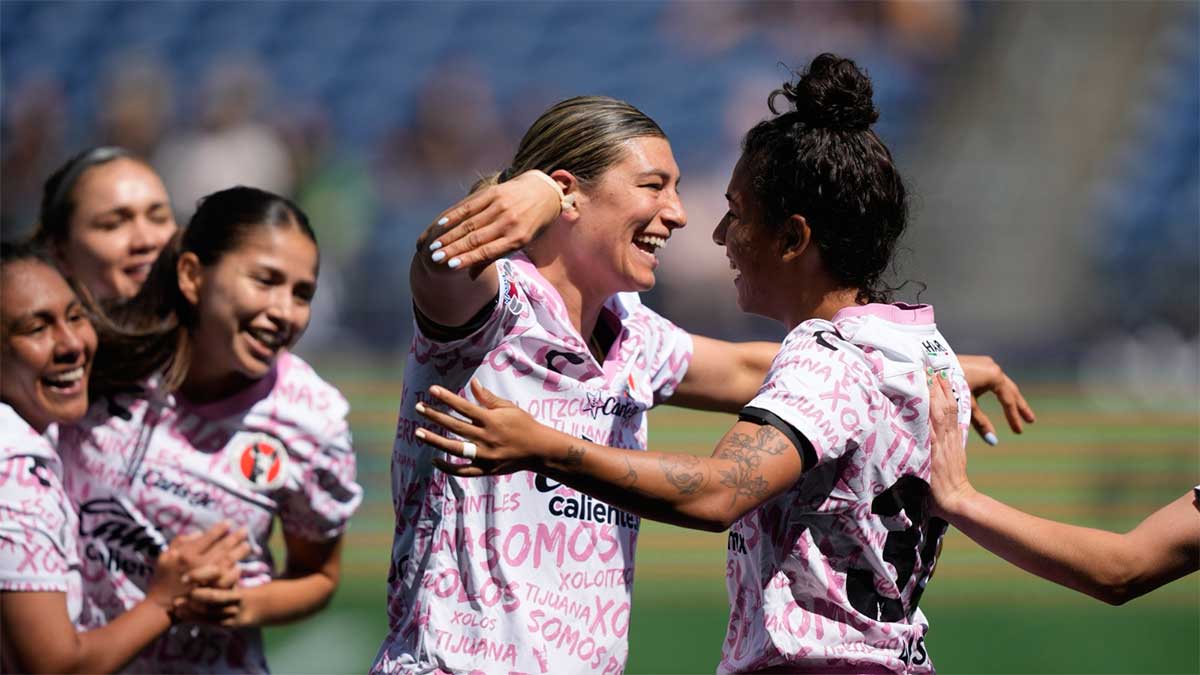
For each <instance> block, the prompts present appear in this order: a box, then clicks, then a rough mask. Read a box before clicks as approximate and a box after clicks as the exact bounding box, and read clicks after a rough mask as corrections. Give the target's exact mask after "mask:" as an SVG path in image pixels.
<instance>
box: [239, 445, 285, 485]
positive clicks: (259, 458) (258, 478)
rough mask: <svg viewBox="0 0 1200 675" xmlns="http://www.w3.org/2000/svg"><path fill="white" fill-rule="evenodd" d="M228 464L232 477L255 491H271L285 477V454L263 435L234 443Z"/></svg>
mask: <svg viewBox="0 0 1200 675" xmlns="http://www.w3.org/2000/svg"><path fill="white" fill-rule="evenodd" d="M229 461H230V463H231V464H232V467H231V468H232V469H233V473H234V474H235V475H237V476H238V477H239V478H241V480H242V482H244V483H246V484H248V485H249V486H250V487H252V488H254V489H255V490H274V489H275V488H277V487H279V486H280V485H282V484H283V481H284V479H285V478H286V477H287V472H286V469H287V461H288V459H287V450H285V449H284V447H283V443H280V442H279V440H278V439H275V438H272V437H270V436H267V435H266V434H255V435H253V436H250V437H248V438H246V437H242V438H238V439H236V442H235V444H234V451H233V453H231V454H230V456H229Z"/></svg>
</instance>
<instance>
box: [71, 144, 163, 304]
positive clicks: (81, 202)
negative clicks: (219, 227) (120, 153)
mask: <svg viewBox="0 0 1200 675" xmlns="http://www.w3.org/2000/svg"><path fill="white" fill-rule="evenodd" d="M71 200H72V202H73V203H74V209H73V210H72V213H71V222H70V225H69V229H68V232H67V239H66V241H64V242H62V244H61V248H60V249H59V254H60V255H61V257H62V261H63V263H64V264H65V265H66V266H67V268H68V269H70V270H71V273H72V275H73V276H75V277H76V278H78V279H79V281H80V282H81V283H83V284H84V285H85V286H87V288H88V290H90V291H91V292H92V294H93V295H95V296H96V297H97V298H102V299H109V298H115V299H120V300H124V299H128V298H131V297H133V296H134V295H136V294H137V292H138V289H140V288H141V287H142V284H143V283H144V282H145V281H146V277H147V276H148V275H149V274H150V267H151V265H152V264H153V263H154V260H155V259H156V258H157V257H158V254H159V252H161V251H162V249H163V247H164V246H166V243H167V241H168V240H169V239H170V238H171V235H173V234H175V231H176V230H177V229H179V228H178V226H177V225H176V224H175V216H174V214H173V213H172V212H171V204H170V201H169V200H168V199H167V190H166V188H164V187H163V183H162V180H160V179H159V177H158V175H157V174H156V173H154V171H153V170H151V169H150V168H149V167H148V166H146V165H145V164H142V163H141V162H138V161H136V160H133V159H129V158H128V157H122V158H118V159H115V160H113V161H111V162H105V163H104V164H99V165H96V166H94V167H92V168H90V169H88V170H87V171H85V172H84V174H83V175H82V176H80V178H79V181H78V183H76V185H75V186H74V188H73V189H72V191H71Z"/></svg>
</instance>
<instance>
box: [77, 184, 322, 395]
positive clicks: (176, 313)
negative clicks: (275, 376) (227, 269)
mask: <svg viewBox="0 0 1200 675" xmlns="http://www.w3.org/2000/svg"><path fill="white" fill-rule="evenodd" d="M268 226H270V227H281V228H287V227H295V228H298V229H299V230H300V231H301V232H302V233H304V235H305V236H306V237H308V239H309V240H311V241H312V242H313V243H314V244H316V242H317V237H316V235H315V234H314V233H313V230H312V227H311V226H310V225H309V223H308V217H307V216H305V215H304V212H303V211H301V210H300V207H298V206H296V205H295V204H294V203H292V202H291V201H290V200H288V199H285V198H283V197H280V196H279V195H276V194H272V193H270V192H267V191H265V190H259V189H257V188H251V187H241V186H239V187H234V188H230V189H228V190H222V191H220V192H215V193H213V194H211V195H209V196H207V197H205V198H203V199H201V200H200V203H199V206H198V207H197V209H196V213H195V215H193V216H192V219H191V221H190V222H189V223H188V226H187V227H186V228H184V229H183V230H181V231H180V232H177V233H176V234H175V236H174V237H172V239H171V241H170V242H169V243H168V244H167V247H166V248H164V249H163V252H162V253H161V254H160V255H159V257H158V260H157V261H155V263H154V267H153V268H152V269H151V271H150V276H149V278H148V279H146V283H145V284H144V285H143V286H142V289H141V291H139V292H138V294H137V295H136V296H134V297H133V298H132V299H131V300H130V301H129V302H127V303H125V304H123V305H120V306H118V307H114V308H113V309H111V310H110V312H109V314H108V316H107V317H106V316H101V317H100V318H99V320H98V322H97V331H98V332H99V334H100V349H99V350H97V353H96V362H95V365H94V366H93V368H92V373H93V374H92V382H93V385H94V386H93V391H94V393H95V394H97V395H103V394H107V393H112V392H116V391H123V390H130V389H137V388H139V385H140V383H141V381H142V380H144V379H145V378H146V377H148V376H150V375H152V374H155V373H158V374H160V375H162V378H163V388H164V389H166V390H168V391H171V390H174V389H177V388H178V387H179V385H181V384H183V381H184V379H185V378H186V377H187V373H188V369H189V368H190V367H191V361H192V359H191V354H192V342H191V330H192V328H193V325H194V322H195V307H193V306H192V304H191V303H190V302H188V300H187V298H185V297H184V296H183V293H182V291H180V290H179V276H178V271H177V270H178V262H179V257H180V256H181V255H183V254H184V253H193V254H195V256H196V257H197V258H199V259H200V263H201V264H202V265H204V266H205V267H210V266H212V265H215V264H216V263H217V262H219V261H220V260H221V258H222V257H223V256H224V255H225V254H226V253H229V252H230V251H233V250H236V249H237V248H238V247H239V246H240V245H241V244H242V242H244V241H245V240H246V238H247V237H248V236H249V235H250V234H251V233H252V232H254V231H255V230H257V229H259V228H262V227H268Z"/></svg>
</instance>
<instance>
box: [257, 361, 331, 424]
mask: <svg viewBox="0 0 1200 675" xmlns="http://www.w3.org/2000/svg"><path fill="white" fill-rule="evenodd" d="M268 399H269V400H270V405H271V407H272V408H273V409H274V412H275V415H276V416H278V417H281V418H282V419H283V420H285V421H287V422H289V423H291V424H293V425H295V426H298V427H301V428H307V427H311V426H315V425H320V426H324V425H325V424H327V423H328V422H329V421H331V420H344V419H345V418H346V416H347V415H348V414H349V412H350V403H349V402H348V401H347V400H346V397H345V396H343V395H342V392H341V391H340V390H338V388H337V387H335V386H333V385H332V384H330V383H329V382H326V381H325V380H324V379H323V378H322V377H321V376H320V375H318V374H317V371H316V370H314V369H313V367H312V366H311V365H309V364H308V362H306V361H305V360H304V359H302V358H300V357H299V356H296V355H295V354H293V353H291V352H285V353H283V354H282V355H280V357H279V361H278V362H277V365H276V370H275V382H274V385H273V386H272V387H271V392H270V395H269V396H268ZM256 407H257V406H256Z"/></svg>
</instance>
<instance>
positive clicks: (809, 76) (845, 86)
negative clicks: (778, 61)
mask: <svg viewBox="0 0 1200 675" xmlns="http://www.w3.org/2000/svg"><path fill="white" fill-rule="evenodd" d="M873 94H874V91H873V90H872V88H871V80H870V78H868V77H867V76H866V74H864V73H863V72H862V71H861V70H859V68H858V66H857V65H856V64H855V63H854V62H853V61H851V60H850V59H844V58H841V57H839V56H835V55H833V54H821V55H820V56H818V57H817V58H815V59H813V62H812V64H811V65H809V67H808V70H807V71H805V72H803V73H801V74H800V77H799V79H798V80H797V81H796V82H795V83H787V84H784V85H783V88H781V89H776V90H775V91H774V92H772V93H771V98H770V99H769V105H770V108H771V112H773V113H775V114H780V111H779V110H776V108H775V97H776V96H783V97H784V98H786V99H787V100H788V102H789V103H791V106H792V111H784V114H787V113H788V112H793V113H794V114H795V115H796V116H797V117H798V118H799V120H800V121H801V122H802V123H803V124H804V125H805V126H808V127H810V128H813V129H830V130H833V131H866V130H867V129H869V128H870V127H871V125H872V124H874V123H875V121H876V120H878V119H879V111H878V110H876V109H875V104H874V102H873V101H872V100H871V99H872V96H873Z"/></svg>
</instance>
